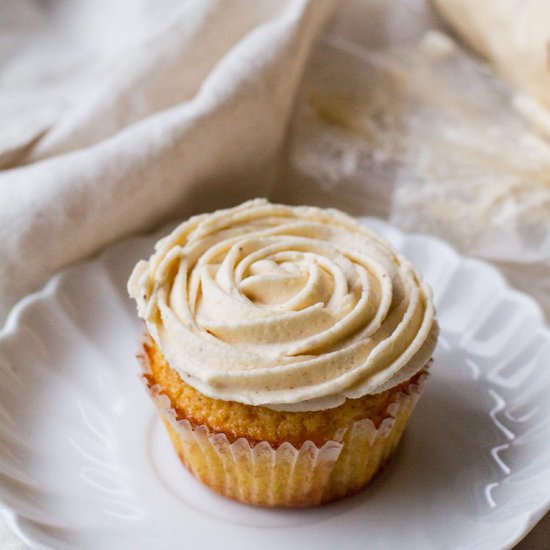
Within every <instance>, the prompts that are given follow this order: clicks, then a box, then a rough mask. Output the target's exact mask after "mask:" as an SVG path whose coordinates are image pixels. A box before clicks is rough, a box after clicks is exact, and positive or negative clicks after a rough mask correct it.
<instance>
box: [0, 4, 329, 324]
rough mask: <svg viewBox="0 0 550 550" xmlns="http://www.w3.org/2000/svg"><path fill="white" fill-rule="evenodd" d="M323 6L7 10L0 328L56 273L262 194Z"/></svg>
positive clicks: (1, 104) (2, 26)
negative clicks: (179, 218)
mask: <svg viewBox="0 0 550 550" xmlns="http://www.w3.org/2000/svg"><path fill="white" fill-rule="evenodd" d="M330 12H331V2H330V1H329V0H315V1H310V0H286V1H281V0H254V1H253V0H231V1H224V0H186V1H182V0H119V1H117V2H112V1H110V0H94V1H93V2H89V1H86V0H72V1H68V0H67V1H64V0H57V1H55V2H43V1H40V0H34V1H33V0H7V1H6V2H3V3H2V6H1V7H0V40H1V42H0V47H1V50H0V51H1V54H2V58H1V61H0V63H1V64H0V127H1V128H2V130H1V132H0V168H1V169H3V171H1V172H0V220H1V223H0V324H1V322H2V321H3V320H4V318H5V316H6V314H7V312H8V311H9V308H10V307H11V306H12V305H13V304H14V303H15V301H17V300H18V299H19V298H20V297H21V296H23V295H24V294H26V293H28V292H30V291H33V290H35V289H37V288H38V287H40V286H41V285H42V284H44V282H45V281H46V280H47V279H48V278H49V277H50V276H51V274H52V273H54V272H55V271H57V270H58V269H60V268H61V267H63V266H65V265H67V264H69V263H71V262H74V261H76V260H78V259H81V258H84V257H86V256H89V255H90V254H92V253H94V252H95V251H98V250H99V249H100V248H102V247H104V246H105V245H106V244H108V243H109V242H111V241H114V240H116V239H118V238H120V237H121V236H124V235H127V234H130V233H132V232H136V231H139V230H145V229H148V228H149V227H151V226H152V225H154V224H155V223H158V222H159V221H161V220H163V219H164V220H166V219H168V217H170V215H174V213H176V212H178V213H180V214H181V215H183V214H184V213H187V212H191V211H197V210H211V209H214V208H218V207H220V206H222V205H227V204H231V203H235V202H236V201H238V200H241V199H244V198H245V197H246V198H248V197H250V196H251V195H262V194H265V193H266V190H267V185H268V178H267V177H265V175H264V174H265V172H266V170H265V167H266V166H267V165H268V164H269V163H270V162H271V161H273V159H274V158H275V155H276V153H277V152H278V150H279V148H280V145H281V143H282V140H283V137H284V132H285V127H286V123H287V120H288V116H289V112H290V109H291V106H292V102H293V99H294V94H295V89H296V86H297V84H298V81H299V78H300V75H301V72H302V69H303V65H304V62H305V60H306V58H307V55H308V50H309V47H310V45H311V43H312V41H313V39H314V37H315V35H316V33H317V32H318V31H319V29H320V27H321V26H322V24H323V22H324V21H325V20H326V19H327V17H328V16H329V14H330Z"/></svg>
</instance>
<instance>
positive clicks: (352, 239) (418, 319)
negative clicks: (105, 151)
mask: <svg viewBox="0 0 550 550" xmlns="http://www.w3.org/2000/svg"><path fill="white" fill-rule="evenodd" d="M128 287H129V292H130V295H131V296H132V297H133V298H134V299H135V300H136V302H137V305H138V313H139V316H140V317H141V318H142V319H143V320H144V321H145V323H146V326H147V335H146V338H145V341H144V346H143V352H142V353H141V355H140V357H141V363H142V366H143V371H144V373H143V375H144V380H145V382H146V386H147V388H148V390H149V393H150V395H151V397H152V398H153V400H154V401H155V403H156V405H157V407H158V409H159V412H160V415H161V417H162V419H163V421H164V423H165V425H166V426H167V429H168V432H169V434H170V437H171V439H172V441H173V443H174V447H175V449H176V451H177V453H178V455H179V456H180V458H181V460H182V462H183V464H185V466H186V467H187V468H188V469H189V470H190V471H191V472H192V473H193V474H194V475H195V476H196V477H198V478H199V479H200V480H202V481H203V482H204V483H205V484H207V485H208V486H210V487H211V488H212V489H214V490H215V491H217V492H219V493H221V494H223V495H225V496H227V497H230V498H234V499H237V500H240V501H242V502H246V503H250V504H257V505H264V506H312V505H318V504H322V503H325V502H329V501H332V500H335V499H338V498H341V497H344V496H346V495H349V494H352V493H354V492H356V491H358V490H359V489H361V488H362V487H363V486H364V485H365V484H366V483H367V482H368V481H369V480H370V479H372V477H373V476H374V475H375V474H376V473H377V472H378V471H379V470H380V468H381V467H382V466H383V465H384V463H385V462H386V461H387V460H388V459H389V458H390V457H391V455H392V454H393V452H394V451H395V449H396V447H397V444H398V442H399V439H400V437H401V435H402V433H403V430H404V428H405V425H406V423H407V420H408V418H409V416H410V414H411V412H412V410H413V407H414V405H415V403H416V400H417V399H418V397H419V395H420V391H421V388H422V385H423V381H424V379H425V378H426V374H427V369H428V366H429V363H430V361H431V356H432V353H433V350H434V348H435V344H436V341H437V334H438V327H437V322H436V320H435V312H434V307H433V302H432V298H431V292H430V290H429V288H428V287H427V285H426V284H425V283H423V282H422V280H421V279H420V277H419V275H418V273H417V272H416V270H415V269H414V268H413V266H412V265H411V264H410V262H408V261H407V260H406V259H404V258H403V257H402V256H401V255H400V254H399V253H398V252H397V251H395V250H394V249H393V248H392V247H391V246H390V245H389V244H388V243H387V242H386V241H384V240H383V239H382V238H381V237H379V236H378V235H377V234H376V233H374V232H373V231H371V230H370V229H367V228H366V227H364V226H362V225H360V224H359V223H358V222H357V221H355V220H354V219H353V218H350V217H349V216H347V215H345V214H343V213H342V212H339V211H337V210H333V209H319V208H313V207H291V206H285V205H276V204H271V203H269V202H267V201H266V200H263V199H257V200H253V201H249V202H246V203H244V204H242V205H240V206H237V207H235V208H231V209H227V210H220V211H217V212H214V213H211V214H203V215H200V216H195V217H192V218H190V219H189V220H188V221H186V222H184V223H182V224H181V225H180V226H178V227H177V228H176V229H175V230H174V231H172V233H171V234H170V235H168V236H167V237H165V238H163V239H161V240H160V241H159V242H158V243H157V245H156V246H155V252H154V254H153V255H152V256H151V257H150V258H149V260H147V261H140V262H139V263H138V264H137V265H136V267H135V269H134V271H133V273H132V276H131V277H130V281H129V284H128Z"/></svg>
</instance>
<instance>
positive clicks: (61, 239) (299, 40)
mask: <svg viewBox="0 0 550 550" xmlns="http://www.w3.org/2000/svg"><path fill="white" fill-rule="evenodd" d="M395 8H397V9H395ZM332 12H335V19H334V20H333V21H332V22H331V23H330V27H329V28H328V29H324V27H323V26H324V25H325V23H326V22H327V21H328V20H329V18H330V16H331V13H332ZM439 25H440V24H439V23H438V22H437V21H436V20H435V19H434V18H433V16H432V14H431V12H430V10H429V9H428V7H427V6H426V4H425V2H423V1H421V0H417V1H414V0H410V1H405V0H402V1H401V2H400V1H397V0H396V1H395V2H386V1H384V0H378V1H376V0H370V1H369V0H348V1H346V2H332V3H331V2H329V1H328V0H327V1H323V0H312V1H307V0H286V1H279V0H271V1H270V0H254V1H252V0H230V1H222V0H220V1H215V0H187V1H185V2H181V1H177V0H154V1H153V0H119V1H118V2H110V1H108V0H97V1H95V2H87V1H85V0H73V1H70V0H57V1H56V2H49V3H45V2H40V1H38V0H34V1H31V0H6V2H4V3H3V4H2V7H0V52H1V55H2V58H1V60H0V62H1V65H0V69H1V70H0V120H1V121H2V131H1V134H0V168H1V169H2V170H1V171H0V220H1V223H0V258H1V261H0V322H1V321H2V320H3V319H4V318H5V316H6V315H7V313H8V311H9V309H10V307H11V306H12V305H13V304H14V303H15V302H16V301H17V300H18V299H19V298H20V297H22V296H23V295H24V294H26V293H28V292H30V291H33V290H36V289H37V288H39V287H40V286H41V285H43V284H44V283H45V282H46V281H47V280H48V279H49V277H50V276H51V275H52V274H53V273H54V272H56V271H57V270H58V269H60V268H62V267H63V266H65V265H67V264H69V263H72V262H74V261H78V260H80V259H82V258H84V257H87V256H89V255H91V254H94V253H96V252H98V251H99V250H101V249H102V248H104V247H105V246H106V245H108V244H109V243H112V242H114V241H116V240H118V239H120V238H123V237H125V236H127V235H130V234H132V233H136V232H139V231H146V230H149V229H152V228H154V227H156V226H157V225H159V224H161V223H166V221H167V220H169V219H175V218H181V217H183V216H187V215H189V214H191V213H195V212H199V211H204V210H212V209H214V208H218V207H222V206H226V205H230V204H235V203H236V202H239V201H241V200H243V199H245V198H250V197H253V196H261V195H267V196H269V197H270V198H272V199H273V200H279V201H281V202H288V203H314V204H319V205H325V206H328V205H330V206H336V207H339V208H342V209H344V210H347V211H349V212H351V213H353V214H369V213H370V214H373V213H374V214H376V215H389V210H390V208H389V205H390V203H391V200H392V197H391V194H390V190H389V189H388V192H387V193H385V190H384V189H378V190H377V192H378V196H380V197H381V198H382V202H384V201H386V206H384V205H382V207H381V208H378V209H376V211H374V212H372V211H370V210H369V209H368V208H365V206H364V204H363V203H357V202H356V201H354V200H353V198H352V197H349V196H346V195H343V194H342V193H338V192H337V190H335V189H332V190H330V189H327V188H321V187H319V185H317V183H316V182H315V181H311V180H307V179H302V178H300V179H296V175H295V174H294V175H292V174H288V173H287V174H286V176H287V177H286V178H283V179H281V177H280V174H282V173H284V172H283V171H282V169H281V165H284V163H281V159H282V158H283V156H284V152H285V148H284V143H285V136H286V131H287V128H288V122H289V117H290V115H291V110H292V105H293V102H294V98H295V94H296V90H297V87H298V83H299V80H300V78H301V75H302V73H303V69H304V66H305V64H306V62H307V59H308V56H309V53H310V48H311V47H315V45H314V44H315V40H316V38H317V37H318V36H319V34H320V33H321V32H324V33H330V34H331V35H333V36H334V35H336V36H343V37H345V38H346V39H349V40H352V41H355V42H357V43H360V44H367V45H372V44H378V45H383V44H387V43H388V42H391V41H392V40H394V39H395V38H396V37H398V39H399V40H404V41H406V40H408V39H411V40H412V39H414V38H415V37H417V36H419V35H420V34H421V33H422V32H423V31H424V30H425V29H427V28H431V27H433V26H439ZM323 29H324V30H323ZM325 35H326V34H325ZM291 175H292V177H293V179H292V180H290V179H288V178H289V177H290V176H291ZM373 185H376V182H373ZM455 244H456V243H455ZM464 248H466V245H465V246H464ZM501 267H502V266H501ZM503 267H504V268H505V269H506V274H507V275H508V276H509V277H511V278H512V279H513V281H514V282H517V284H519V285H520V286H523V287H524V288H529V276H527V278H526V276H525V272H526V270H527V271H528V270H529V269H535V270H538V269H539V267H540V266H537V265H534V266H533V265H529V266H528V267H526V266H525V265H523V266H518V264H517V263H512V264H511V265H509V266H503ZM536 273H537V275H536V277H540V276H539V275H538V274H539V273H541V272H540V271H536ZM542 273H546V274H548V272H547V271H542ZM545 276H546V275H545ZM546 313H547V315H548V314H549V311H548V310H547V311H546ZM549 541H550V520H549V519H548V518H547V519H546V520H544V521H543V522H542V523H541V525H539V526H537V527H536V528H535V530H534V531H533V533H532V534H531V535H529V536H528V538H527V539H525V541H524V542H522V543H521V544H520V546H519V547H520V548H522V549H527V548H529V549H531V548H534V549H537V550H538V549H540V550H542V549H543V548H547V547H548V544H549ZM0 547H1V548H2V549H4V548H5V549H7V550H13V549H16V548H17V549H19V548H25V545H24V544H23V543H22V542H21V541H19V539H17V537H15V536H14V535H13V534H11V533H10V532H9V530H8V528H7V526H6V525H5V523H0Z"/></svg>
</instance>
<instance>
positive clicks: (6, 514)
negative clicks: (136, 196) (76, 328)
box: [0, 216, 550, 550]
mask: <svg viewBox="0 0 550 550" xmlns="http://www.w3.org/2000/svg"><path fill="white" fill-rule="evenodd" d="M357 219H358V220H359V221H360V222H361V223H365V224H367V225H370V226H373V227H374V229H375V230H376V231H379V230H380V232H381V233H383V237H384V238H386V239H388V238H389V237H388V234H392V233H393V234H394V235H396V236H397V237H398V238H399V239H403V238H404V237H406V238H407V239H421V240H424V241H426V243H429V244H430V245H432V246H433V245H436V246H439V247H442V248H444V249H445V250H446V252H447V253H449V254H451V255H452V256H453V258H455V259H456V260H458V261H461V262H467V263H470V264H471V265H474V266H476V268H480V269H483V270H484V271H485V272H486V273H488V274H490V276H491V277H493V278H495V279H497V280H498V281H499V283H500V284H501V285H502V290H503V291H505V292H506V293H507V294H508V295H512V296H513V297H514V299H516V300H518V301H520V302H522V303H523V304H526V305H528V306H529V307H530V308H531V309H532V311H534V312H535V314H536V315H537V318H538V319H537V320H538V321H539V322H540V324H541V326H540V327H539V330H540V331H541V332H542V333H543V334H544V335H545V337H546V338H547V339H548V340H549V341H550V327H548V325H547V324H546V323H545V319H544V314H543V311H542V309H541V307H540V305H539V304H538V303H537V302H536V301H535V300H534V299H533V298H532V297H530V296H529V295H528V294H525V293H524V292H521V291H519V290H516V289H515V288H513V287H511V286H510V284H509V283H508V281H507V280H506V278H505V277H504V276H503V275H502V273H500V271H499V270H498V269H497V268H495V267H493V266H492V265H490V264H489V263H488V262H485V261H483V260H480V259H477V258H475V257H471V256H467V255H463V254H461V253H460V252H459V251H458V250H457V249H456V248H455V247H453V246H452V245H451V244H449V243H447V242H446V241H444V240H443V239H440V238H439V237H436V236H433V235H430V234H428V233H420V232H418V233H416V232H406V231H404V230H401V229H398V228H397V227H395V226H394V225H392V224H391V223H389V222H388V221H386V220H383V219H380V218H376V217H371V216H359V217H358V218H357ZM172 227H174V223H170V224H168V225H165V226H163V227H162V228H161V229H160V230H157V231H153V232H149V233H147V232H143V233H138V234H135V235H132V236H129V237H126V238H122V239H119V240H118V241H115V242H114V243H112V244H110V245H108V246H107V247H106V248H104V249H103V251H101V252H99V253H97V254H95V255H93V256H92V257H91V258H88V259H85V260H81V261H77V262H74V263H71V264H69V265H68V266H66V267H64V268H63V269H61V270H59V271H58V272H57V273H55V274H54V275H53V276H52V277H51V278H50V279H49V280H48V282H47V283H46V284H45V285H44V286H42V287H41V288H40V289H38V290H36V291H35V292H32V293H29V294H27V295H26V296H24V297H23V298H21V299H20V300H19V301H18V302H17V303H16V304H15V305H14V306H13V307H12V308H11V310H10V312H9V313H8V316H7V317H6V320H5V322H4V325H3V326H2V327H1V328H0V342H2V341H3V340H5V339H7V338H9V337H10V336H12V335H14V334H16V333H17V331H18V328H19V323H20V317H21V316H22V315H23V314H24V312H25V311H26V310H27V308H29V307H30V306H31V305H32V304H34V303H35V302H37V301H40V300H41V299H42V298H45V297H47V296H50V295H51V294H52V293H53V292H54V291H55V289H56V288H57V286H58V285H59V284H60V283H61V282H62V280H63V279H64V278H65V277H66V276H68V275H70V273H71V271H73V270H74V269H76V268H77V267H79V266H82V265H88V264H93V263H96V262H101V260H103V259H105V258H106V257H107V256H108V255H109V254H110V253H112V251H113V250H114V249H116V248H118V247H121V246H125V245H127V244H128V243H129V242H131V241H139V240H145V239H147V240H150V239H153V238H155V237H158V236H159V235H163V234H164V233H166V230H167V228H172ZM380 228H381V229H380ZM390 240H391V238H390ZM397 248H399V247H397ZM548 511H550V494H549V495H548V497H547V498H546V499H545V500H542V501H541V502H540V503H539V504H538V505H537V506H535V507H533V508H531V509H529V510H526V511H525V512H523V514H522V516H523V517H522V520H523V521H522V525H521V526H519V527H518V529H517V531H516V533H515V534H514V535H513V536H511V537H509V540H508V541H503V542H502V544H501V545H500V546H499V547H498V548H499V549H507V548H511V547H513V546H515V545H516V544H517V543H518V542H520V541H521V540H522V539H523V538H524V537H525V536H526V535H527V534H528V533H529V532H530V531H531V530H532V529H533V527H534V526H535V525H536V524H537V523H538V522H539V521H540V520H541V519H542V518H543V517H544V516H545V514H546V513H547V512H548ZM0 517H1V518H2V519H3V520H5V522H6V523H7V524H8V526H9V528H10V529H11V530H12V531H13V532H14V533H15V534H16V535H17V536H18V537H19V538H20V539H21V540H22V542H23V543H25V544H27V545H28V546H30V547H31V548H36V549H40V550H53V548H52V547H50V546H46V545H44V544H42V543H41V542H40V541H38V540H36V539H34V538H33V537H32V536H29V535H28V533H26V531H25V529H24V527H23V526H21V523H20V520H21V519H22V518H21V516H20V514H18V513H16V512H15V511H14V510H13V509H11V508H10V507H9V506H8V505H6V504H4V503H3V502H2V501H1V500H0ZM518 519H519V518H518Z"/></svg>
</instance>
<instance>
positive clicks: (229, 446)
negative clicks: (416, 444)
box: [139, 354, 427, 507]
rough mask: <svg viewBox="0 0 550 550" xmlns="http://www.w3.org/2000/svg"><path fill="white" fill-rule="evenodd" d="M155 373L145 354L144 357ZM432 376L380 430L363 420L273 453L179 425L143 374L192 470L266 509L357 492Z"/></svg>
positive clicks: (403, 396)
mask: <svg viewBox="0 0 550 550" xmlns="http://www.w3.org/2000/svg"><path fill="white" fill-rule="evenodd" d="M139 359H140V362H141V364H142V367H143V369H144V373H145V374H150V372H151V371H150V366H149V358H148V356H147V354H142V355H140V356H139ZM426 378H427V374H424V375H422V376H421V377H420V378H419V380H418V382H416V383H415V384H410V385H409V386H408V388H407V390H406V391H405V392H400V393H398V394H397V396H396V399H395V401H394V402H393V403H392V404H391V405H389V406H388V408H387V409H386V415H387V416H386V418H384V420H383V421H382V423H381V424H380V426H379V427H378V428H376V426H375V425H374V423H373V421H372V420H370V419H368V418H366V419H363V420H360V421H357V422H355V423H353V424H351V425H350V426H349V427H348V428H343V429H340V430H338V432H337V433H336V434H335V436H334V438H333V439H331V440H329V441H327V442H326V443H325V444H324V445H322V446H321V447H318V446H317V445H316V444H315V443H313V442H312V441H305V442H304V443H303V445H302V446H301V447H300V448H299V449H298V448H296V447H295V446H294V445H292V444H290V443H288V442H285V443H283V444H281V445H279V446H278V447H277V448H273V447H272V446H271V444H270V443H269V442H267V441H262V442H260V443H250V442H249V441H247V440H246V439H245V438H243V437H241V438H239V439H237V440H235V441H234V442H230V440H229V439H228V438H227V436H226V435H225V434H223V433H211V432H210V430H209V429H208V427H207V426H205V425H200V426H193V425H191V423H190V422H189V421H188V420H186V419H180V420H178V419H177V417H176V412H175V410H174V409H173V408H172V406H171V403H170V399H169V398H168V397H167V396H166V395H164V394H163V393H162V388H161V387H160V386H159V385H151V384H150V382H149V380H147V378H146V377H145V376H144V377H143V379H144V381H145V385H146V387H147V390H148V393H149V394H150V396H151V398H152V399H153V401H154V402H155V404H156V406H157V408H158V410H159V412H160V414H161V417H162V419H163V421H164V423H165V425H166V427H167V429H168V432H169V434H170V437H171V439H172V442H173V444H174V446H175V448H176V451H177V453H178V455H179V457H180V459H181V460H182V462H183V463H184V464H185V466H186V467H187V468H188V469H189V471H190V472H191V473H192V474H193V475H195V476H196V477H197V478H199V479H200V480H201V481H203V482H204V483H205V484H207V485H208V486H210V487H211V488H212V489H214V490H215V491H217V492H218V493H221V494H223V495H225V496H227V497H229V498H232V499H236V500H239V501H241V502H246V503H249V504H255V505H262V506H290V507H298V506H314V505H319V504H323V503H326V502H330V501H332V500H336V499H338V498H342V497H344V496H346V495H349V494H352V493H355V492H357V491H358V490H360V489H361V488H362V487H364V485H365V484H366V483H368V481H369V480H370V479H372V478H373V477H374V475H376V473H377V472H378V471H379V470H380V468H381V467H382V466H383V465H384V464H385V463H386V461H387V460H388V459H389V458H390V457H391V455H392V454H393V452H394V451H395V449H396V448H397V445H398V443H399V440H400V438H401V435H402V433H403V430H404V428H405V425H406V423H407V420H408V418H409V417H410V414H411V413H412V410H413V408H414V406H415V404H416V402H417V400H418V398H419V396H420V393H421V391H422V388H423V385H424V381H425V379H426Z"/></svg>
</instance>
